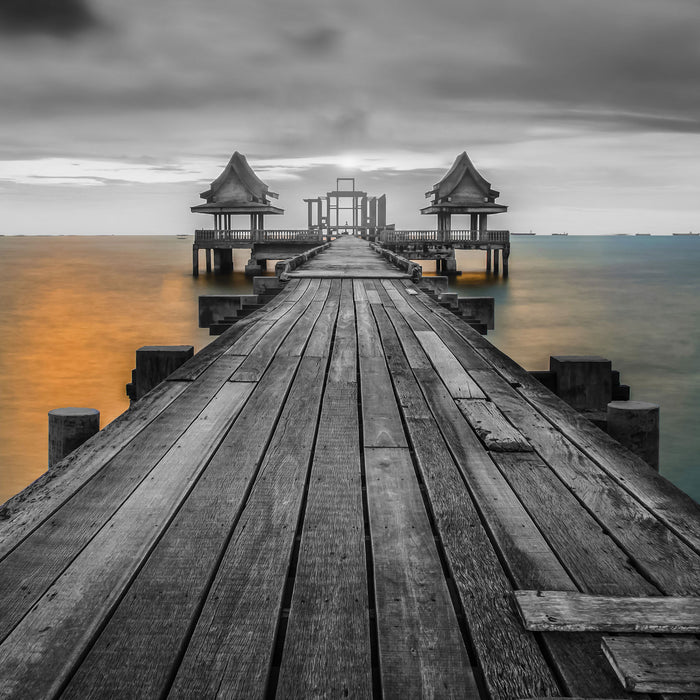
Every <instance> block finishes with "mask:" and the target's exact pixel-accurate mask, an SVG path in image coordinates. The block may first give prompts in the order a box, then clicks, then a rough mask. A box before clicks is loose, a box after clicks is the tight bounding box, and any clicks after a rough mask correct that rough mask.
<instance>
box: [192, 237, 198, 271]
mask: <svg viewBox="0 0 700 700" xmlns="http://www.w3.org/2000/svg"><path fill="white" fill-rule="evenodd" d="M192 275H193V276H194V277H199V248H198V247H197V245H196V244H195V245H193V246H192Z"/></svg>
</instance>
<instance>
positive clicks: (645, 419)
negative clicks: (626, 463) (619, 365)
mask: <svg viewBox="0 0 700 700" xmlns="http://www.w3.org/2000/svg"><path fill="white" fill-rule="evenodd" d="M608 434H609V435H610V436H611V437H613V438H615V440H617V441H618V442H621V443H622V444H623V445H624V446H625V447H626V448H628V449H629V450H630V451H632V452H634V453H635V454H636V455H637V456H639V457H641V458H642V459H643V460H644V461H645V462H646V463H647V464H649V465H650V466H652V467H653V468H654V469H656V471H659V406H658V404H655V403H646V402H645V401H611V402H610V403H609V404H608Z"/></svg>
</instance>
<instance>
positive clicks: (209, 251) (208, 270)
mask: <svg viewBox="0 0 700 700" xmlns="http://www.w3.org/2000/svg"><path fill="white" fill-rule="evenodd" d="M204 253H205V257H206V260H207V272H211V248H205V249H204Z"/></svg>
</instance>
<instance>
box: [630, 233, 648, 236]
mask: <svg viewBox="0 0 700 700" xmlns="http://www.w3.org/2000/svg"><path fill="white" fill-rule="evenodd" d="M634 235H635V236H651V234H650V233H635V234H634Z"/></svg>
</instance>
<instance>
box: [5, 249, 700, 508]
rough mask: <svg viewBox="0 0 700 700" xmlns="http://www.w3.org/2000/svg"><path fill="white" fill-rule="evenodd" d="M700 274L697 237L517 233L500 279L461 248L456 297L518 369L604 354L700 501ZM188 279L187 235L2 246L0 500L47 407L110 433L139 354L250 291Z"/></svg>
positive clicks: (479, 256) (34, 450) (41, 439)
mask: <svg viewBox="0 0 700 700" xmlns="http://www.w3.org/2000/svg"><path fill="white" fill-rule="evenodd" d="M247 258H248V255H247V251H236V259H235V266H236V268H237V269H241V270H242V269H243V265H244V264H245V262H246V260H247ZM430 265H431V264H430V263H427V264H426V271H427V270H428V269H429V266H430ZM699 265H700V239H698V238H680V237H669V238H662V237H583V236H568V237H549V236H547V237H544V236H537V237H516V238H514V241H513V252H512V254H511V275H510V278H509V279H508V280H507V281H503V280H502V279H501V278H494V277H492V276H487V275H486V274H485V273H484V272H483V269H484V254H483V253H479V252H460V253H458V267H459V268H460V269H461V270H463V274H462V275H461V276H460V277H459V278H457V279H456V280H455V282H454V288H455V289H456V290H457V291H459V292H460V293H464V294H477V295H487V296H494V297H495V298H496V330H495V331H489V339H490V340H491V341H492V342H493V343H495V344H496V345H497V346H498V347H500V348H502V349H503V350H505V351H506V352H507V353H508V354H510V355H511V356H512V357H513V358H514V359H516V360H517V361H518V362H520V363H521V364H522V365H523V366H525V367H527V368H528V369H546V368H547V367H548V364H549V355H558V354H561V355H566V354H596V355H603V356H605V357H608V358H610V359H611V360H612V361H613V367H614V368H615V369H618V370H620V372H621V374H622V382H623V383H626V384H630V385H631V386H632V398H635V399H638V400H643V401H653V402H656V403H660V404H661V421H662V427H661V430H662V436H661V437H662V445H661V471H662V473H663V474H664V475H665V476H666V477H668V478H669V479H671V480H672V481H673V482H674V483H676V484H677V485H678V486H679V487H680V488H682V489H683V490H685V491H686V492H687V493H689V494H690V495H691V496H693V498H695V499H696V500H700V469H698V466H697V461H698V459H697V455H698V451H699V449H700V430H698V427H697V418H698V416H700V362H699V361H698V360H699V359H700V358H699V353H700V301H699V299H700V278H699V277H698V274H697V271H698V266H699ZM202 267H203V266H200V269H202ZM190 272H191V240H190V239H189V238H188V239H178V238H176V237H174V236H143V237H132V236H95V237H25V238H11V237H5V238H2V237H0V333H1V334H2V344H1V345H0V390H1V393H0V502H2V501H4V500H6V499H7V498H9V497H10V496H11V495H13V494H14V493H16V492H17V491H19V490H21V489H22V488H24V487H25V486H26V485H27V484H28V483H30V482H31V481H32V480H34V479H35V478H37V477H38V476H40V475H41V474H42V473H43V472H44V471H45V470H46V462H47V425H48V419H47V412H48V411H49V410H50V409H52V408H58V407H61V406H90V407H94V408H98V409H99V410H100V411H101V414H102V426H104V425H106V424H107V422H109V421H111V420H112V419H113V418H115V417H116V416H117V415H119V414H120V413H121V412H122V411H124V410H125V409H126V408H127V407H128V405H129V403H128V399H127V398H126V394H125V392H124V385H125V384H126V382H128V381H129V379H130V376H131V369H132V368H133V366H134V359H135V351H136V348H138V347H140V346H141V345H180V344H190V345H194V346H195V350H199V349H200V348H201V347H203V346H204V345H206V344H207V343H208V342H209V340H210V337H209V335H208V334H207V331H205V330H201V329H199V328H198V327H197V297H198V295H199V294H212V293H249V292H250V291H252V289H251V284H250V283H249V282H248V281H247V280H246V279H245V277H244V276H243V275H242V274H241V273H238V272H234V273H233V274H232V275H227V276H214V275H205V274H203V275H200V277H199V278H197V279H194V278H193V277H192V276H191V274H190Z"/></svg>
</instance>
